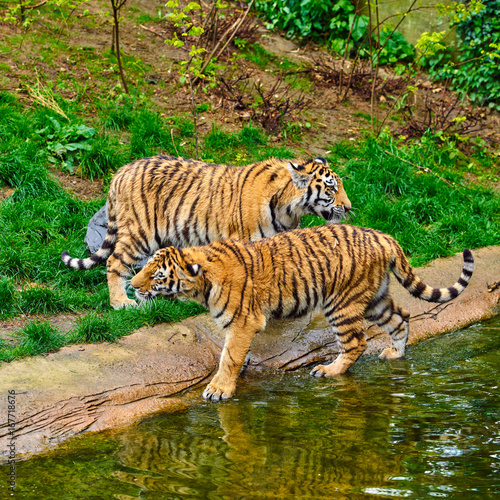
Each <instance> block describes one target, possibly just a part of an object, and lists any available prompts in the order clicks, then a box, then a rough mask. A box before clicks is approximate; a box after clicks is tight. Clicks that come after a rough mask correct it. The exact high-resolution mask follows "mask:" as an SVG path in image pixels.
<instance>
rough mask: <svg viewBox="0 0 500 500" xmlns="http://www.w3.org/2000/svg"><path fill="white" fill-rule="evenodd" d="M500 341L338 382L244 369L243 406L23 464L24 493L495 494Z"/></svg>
mask: <svg viewBox="0 0 500 500" xmlns="http://www.w3.org/2000/svg"><path fill="white" fill-rule="evenodd" d="M499 348H500V318H499V319H497V320H496V322H493V323H490V324H489V326H487V327H481V328H471V329H468V330H465V331H463V332H457V333H453V334H450V335H446V336H443V337H438V338H435V339H433V340H430V341H427V342H425V343H422V344H420V345H419V346H417V347H413V348H410V349H409V351H408V357H407V359H406V360H399V361H396V362H393V363H387V362H381V361H379V360H378V359H377V358H375V357H370V358H364V359H362V360H360V361H359V362H358V363H357V364H356V365H355V368H354V370H353V373H352V374H350V375H348V376H345V377H342V378H340V379H338V380H324V379H321V380H317V379H313V378H312V377H309V376H308V375H306V374H305V373H294V374H293V373H284V374H275V375H265V374H262V375H260V376H259V377H256V378H254V377H252V378H250V377H248V376H247V377H243V379H242V380H241V382H242V383H241V384H240V385H239V387H238V398H237V399H235V400H232V401H228V402H225V403H222V404H212V403H210V404H209V403H204V402H201V400H200V404H199V405H197V406H194V407H192V408H190V409H189V410H187V411H182V412H179V413H176V414H166V415H162V416H160V417H156V418H152V419H150V420H148V421H146V422H143V423H142V424H141V425H139V426H136V427H134V428H132V429H129V430H127V431H121V432H118V433H114V434H113V435H112V436H111V437H110V436H103V435H97V436H93V437H86V438H82V439H81V440H80V441H79V442H78V441H77V442H73V444H72V445H71V446H72V450H70V451H66V452H65V451H59V452H57V453H54V454H52V455H50V456H49V457H43V458H38V459H33V460H31V461H28V462H26V463H22V464H19V465H18V468H19V474H18V476H19V478H18V484H19V488H18V489H19V491H20V492H21V493H22V495H20V498H43V497H45V496H47V498H52V497H53V496H57V497H60V498H116V499H119V500H127V499H131V498H147V499H174V498H209V499H219V498H222V499H225V498H227V499H234V498H286V499H290V498H301V499H303V498H314V499H322V498H325V499H326V498H328V499H331V498H335V499H343V498H345V499H358V498H359V499H366V498H381V499H382V498H394V497H405V498H418V499H427V498H433V497H439V498H453V499H462V498H463V499H467V500H468V499H471V498H482V499H483V498H494V497H495V496H498V494H500V481H499V479H498V477H499V472H500V432H499V425H498V424H499V420H500V415H499V410H500V404H499V399H498V369H499V368H500V358H499V356H498V354H499ZM1 472H3V469H1V468H0V473H1ZM44 476H45V477H44ZM42 477H44V479H43V480H42V479H41V478H42ZM37 478H38V479H37ZM84 484H85V486H84ZM3 487H4V484H0V498H3V496H2V493H3V490H2V488H3ZM75 491H78V492H79V496H78V497H75V496H74V492H75ZM49 492H50V493H49ZM54 492H57V495H56V494H55V493H54ZM67 492H72V493H71V494H70V493H67ZM35 494H36V496H30V495H35ZM65 494H66V495H67V496H65ZM72 495H73V496H72ZM6 498H7V497H6Z"/></svg>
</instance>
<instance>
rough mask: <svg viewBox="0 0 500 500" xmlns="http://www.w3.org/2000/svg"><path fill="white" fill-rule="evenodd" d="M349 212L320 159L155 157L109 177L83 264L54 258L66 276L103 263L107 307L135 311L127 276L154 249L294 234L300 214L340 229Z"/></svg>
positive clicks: (347, 202)
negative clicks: (97, 234) (100, 221)
mask: <svg viewBox="0 0 500 500" xmlns="http://www.w3.org/2000/svg"><path fill="white" fill-rule="evenodd" d="M351 208H352V206H351V202H350V200H349V198H348V197H347V194H346V192H345V190H344V186H343V182H342V179H341V178H340V177H339V176H338V175H337V174H336V173H334V172H333V171H332V170H331V168H330V167H329V165H328V162H327V161H326V160H325V158H323V157H321V156H318V157H316V158H314V159H308V160H300V161H288V160H279V159H274V158H273V159H269V160H265V161H261V162H258V163H253V164H251V165H247V166H244V167H233V166H228V165H215V164H211V163H205V162H200V161H196V160H189V159H183V158H175V157H171V156H155V157H151V158H145V159H142V160H137V161H134V162H132V163H129V164H127V165H125V166H123V167H121V168H120V169H119V170H118V171H117V172H116V174H115V175H114V177H113V179H112V181H111V183H110V187H109V194H108V211H109V212H108V213H109V215H108V228H107V233H106V236H105V238H104V241H103V243H102V245H101V247H100V248H99V249H98V250H97V251H96V252H95V253H94V254H93V255H91V256H90V257H88V258H85V259H77V258H72V257H71V256H70V255H69V253H68V252H67V251H66V250H65V251H64V252H63V253H62V255H61V259H62V261H63V263H64V264H65V265H66V266H68V267H71V268H74V269H91V268H93V267H95V266H97V265H98V264H101V263H103V262H105V261H107V281H108V288H109V295H110V304H111V306H112V307H113V308H114V309H119V308H121V307H129V306H136V305H137V303H136V301H135V300H133V299H130V298H128V297H127V290H126V285H127V276H128V275H129V272H130V269H131V268H132V267H133V266H134V265H136V264H137V263H138V262H139V261H140V260H141V259H143V258H145V257H148V256H150V255H152V254H153V253H154V252H155V251H156V250H158V249H159V248H163V247H166V246H178V247H190V246H198V245H205V244H208V243H211V242H213V241H217V240H222V239H230V238H235V239H239V240H243V239H247V240H252V241H253V240H257V239H260V238H265V237H268V236H272V235H274V234H277V233H279V232H283V231H288V230H290V229H294V228H297V227H298V226H299V224H300V220H301V218H302V216H303V215H306V214H311V215H318V216H320V217H322V218H323V219H325V220H326V221H328V222H333V223H337V222H340V220H341V219H342V218H343V217H344V216H345V215H347V214H348V212H349V211H350V210H351Z"/></svg>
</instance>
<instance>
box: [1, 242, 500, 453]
mask: <svg viewBox="0 0 500 500" xmlns="http://www.w3.org/2000/svg"><path fill="white" fill-rule="evenodd" d="M473 254H474V258H475V261H476V264H475V270H474V275H473V277H472V280H471V282H470V284H469V286H468V288H467V289H466V290H465V291H464V292H463V293H462V294H461V295H460V296H459V297H458V298H457V299H455V300H454V301H452V302H449V303H447V304H437V305H436V304H430V303H428V302H423V301H420V300H418V299H415V298H413V297H411V296H410V295H409V293H408V292H407V291H406V290H405V289H404V288H402V287H401V285H399V283H396V282H395V281H391V285H390V288H391V292H392V294H393V297H394V299H395V300H396V302H398V303H399V304H400V305H401V306H403V307H404V308H406V309H407V310H409V311H410V312H411V315H412V319H411V322H410V338H409V344H415V343H417V342H418V341H419V340H421V339H423V338H426V337H429V336H431V335H434V334H437V333H445V332H449V331H452V330H455V329H459V328H464V327H466V326H468V325H470V324H472V323H475V322H477V321H480V320H483V319H486V318H490V317H492V316H495V315H497V314H500V307H499V303H500V288H496V289H494V290H493V291H491V292H489V291H488V286H487V284H488V283H492V282H495V281H500V276H499V273H500V246H497V247H488V248H483V249H479V250H474V252H473ZM461 266H462V255H461V254H457V255H455V256H454V257H450V258H447V259H439V260H437V261H434V262H433V263H431V264H429V265H428V266H425V267H423V268H419V269H418V270H417V273H418V275H419V276H420V277H421V278H423V279H424V280H425V281H426V282H427V283H428V284H429V285H433V286H439V287H442V286H449V285H452V284H453V283H454V282H455V281H456V279H457V278H458V276H459V274H460V269H461ZM495 273H496V274H495ZM366 334H367V337H368V348H367V350H366V352H365V354H367V355H375V354H378V353H379V352H380V351H381V350H382V349H384V348H385V347H387V346H388V344H389V339H388V336H387V334H386V333H385V332H382V331H381V330H379V329H377V328H375V327H373V326H371V327H369V328H368V327H367V330H366ZM223 343H224V338H223V334H222V332H221V331H220V330H219V329H218V328H217V327H216V326H215V324H214V322H213V319H212V317H211V316H210V315H208V314H205V315H201V316H197V317H194V318H189V319H186V320H184V321H183V322H181V323H176V324H162V325H156V326H154V327H143V328H141V329H139V330H138V331H136V332H135V333H133V334H131V335H129V336H127V337H124V338H122V339H121V340H120V341H119V342H116V343H113V344H86V345H82V346H78V345H76V346H69V347H64V348H63V349H61V350H60V351H58V352H56V353H52V354H49V355H47V356H37V357H34V358H27V359H22V360H18V361H13V362H11V363H8V364H3V365H1V366H0V393H2V394H7V393H8V391H9V390H15V391H16V394H17V395H16V434H15V435H16V438H17V440H16V451H17V453H18V454H19V455H20V456H24V457H28V456H30V455H33V454H36V453H41V452H43V451H45V450H47V449H50V448H51V447H53V446H55V445H57V444H58V443H60V442H62V441H64V440H65V439H68V438H69V437H71V436H75V435H78V434H81V433H84V432H91V431H101V430H104V429H112V428H119V427H124V426H128V425H131V424H133V423H135V422H137V421H138V420H139V419H142V418H144V417H146V416H148V415H151V414H153V413H156V412H159V411H174V410H177V409H179V408H183V407H186V406H188V405H189V404H191V403H192V402H193V401H196V402H200V401H201V398H202V396H201V393H202V390H203V387H204V386H205V384H206V383H207V382H208V381H209V380H210V378H211V377H212V376H213V375H214V373H215V371H216V369H217V365H218V358H219V355H220V351H221V349H222V346H223ZM337 351H338V349H337V346H336V342H335V340H334V339H333V338H332V335H331V329H330V327H329V325H328V324H327V322H326V321H325V319H324V318H323V317H322V316H313V315H309V316H307V317H305V318H302V319H300V320H293V321H290V320H286V321H285V320H283V321H274V322H270V323H269V325H268V326H267V328H266V330H265V331H264V332H262V333H260V334H258V335H257V336H256V337H255V338H254V341H253V343H252V346H251V352H250V357H249V362H248V366H247V368H246V372H245V377H253V376H258V377H263V376H265V374H263V373H262V371H265V370H271V369H272V370H296V369H299V368H304V367H308V365H310V364H312V363H316V362H318V361H320V360H321V361H328V360H330V359H333V358H334V357H335V355H336V353H337ZM308 369H309V368H308ZM187 389H191V390H189V391H187ZM7 404H8V402H7V398H6V397H5V398H1V399H0V413H1V414H2V415H7V410H8V409H7ZM9 436H10V434H9V428H8V423H7V422H5V420H4V421H3V422H2V423H1V425H0V440H2V442H5V441H4V439H9ZM2 453H3V460H5V459H6V458H7V455H6V454H7V453H8V452H7V451H6V450H2ZM1 461H2V456H0V462H1Z"/></svg>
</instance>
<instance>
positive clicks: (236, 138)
mask: <svg viewBox="0 0 500 500" xmlns="http://www.w3.org/2000/svg"><path fill="white" fill-rule="evenodd" d="M53 108H54V109H56V111H54V109H52V110H50V109H47V108H44V107H41V106H33V107H30V108H26V107H25V106H23V105H21V103H19V102H18V101H17V99H16V97H15V96H14V95H12V94H8V93H1V94H0V187H1V188H2V190H3V191H2V192H3V193H4V194H5V198H4V199H3V201H1V202H0V319H3V320H5V319H8V318H16V317H20V316H21V315H24V316H29V317H31V316H36V315H41V314H51V313H69V312H78V314H79V315H80V316H81V319H79V320H78V321H76V322H75V324H74V327H73V329H72V330H71V331H70V332H69V333H68V334H64V335H63V334H62V333H61V332H59V331H57V330H56V329H55V328H54V327H52V326H51V325H50V324H49V323H48V322H46V321H44V320H41V321H40V320H39V319H38V320H37V319H36V318H35V319H34V321H32V322H30V323H28V324H26V326H25V327H24V328H23V329H22V330H20V331H18V332H17V334H16V335H15V337H16V342H14V343H9V342H6V341H0V360H1V361H9V360H12V359H15V358H17V357H20V356H26V355H33V354H39V353H42V352H48V351H51V350H55V349H57V348H59V347H61V346H62V345H66V344H70V343H75V342H100V341H112V340H115V339H117V338H119V337H121V336H123V335H125V334H128V333H130V332H131V331H133V330H134V329H136V328H138V327H140V326H141V325H145V324H148V325H152V324H155V323H158V322H163V321H178V320H180V319H182V318H185V317H187V316H190V315H193V314H197V313H199V312H200V311H202V308H201V307H199V306H196V305H193V304H187V303H183V302H179V301H170V300H158V301H156V302H154V303H153V304H150V305H149V306H148V307H145V308H140V309H134V310H126V311H113V310H111V308H110V306H109V300H108V290H107V285H106V270H105V266H101V267H98V268H95V269H93V270H89V271H85V272H78V271H75V270H73V269H68V268H66V267H65V266H64V265H63V264H62V262H61V260H60V255H61V252H62V251H63V250H68V251H69V252H70V254H71V255H72V256H75V257H84V256H86V255H88V253H87V251H86V248H85V245H84V242H83V240H84V236H85V232H86V226H87V224H88V221H89V219H90V218H91V217H92V215H93V214H94V213H95V212H96V211H97V210H98V209H99V208H100V207H101V206H102V205H103V203H104V201H105V194H106V186H107V184H108V183H109V180H110V178H111V175H112V173H113V172H114V171H115V170H116V169H117V168H118V167H120V166H121V165H122V164H124V163H126V162H128V161H131V160H133V159H136V158H140V157H144V156H150V155H154V154H158V153H163V154H172V155H182V156H186V157H192V156H193V155H194V150H195V144H194V129H193V125H192V122H191V121H190V120H189V119H186V118H184V117H179V116H176V117H165V116H161V115H160V112H159V111H157V110H156V109H155V107H154V106H153V105H152V104H150V103H149V102H148V101H146V100H144V99H142V100H140V99H134V98H125V99H122V100H121V101H119V102H113V103H111V104H110V103H107V102H106V101H103V102H102V103H100V105H99V106H98V107H97V109H98V112H97V113H96V114H95V115H94V116H92V117H82V113H81V109H80V108H79V105H78V103H77V102H74V101H67V100H64V99H61V98H59V97H57V96H54V106H53ZM57 108H58V109H59V110H60V111H63V112H64V114H65V115H66V116H67V118H64V117H63V116H62V115H61V113H60V111H58V110H57ZM200 146H201V151H200V156H201V157H202V158H203V159H207V160H210V161H214V162H226V163H232V164H246V163H250V162H254V161H258V160H262V159H265V158H267V157H271V156H278V157H282V158H292V157H294V156H305V155H304V154H303V153H302V154H301V153H300V152H298V151H295V152H294V151H293V150H291V149H289V148H286V147H282V146H276V145H275V143H271V142H270V138H269V137H268V136H267V135H266V134H265V133H263V132H262V131H261V130H260V129H259V128H257V127H255V126H251V125H250V126H245V127H243V128H241V129H240V130H238V131H236V132H228V131H226V130H224V129H222V128H217V127H214V128H212V130H211V131H210V132H209V133H207V134H205V135H204V137H203V138H202V141H201V143H200ZM326 156H327V159H328V160H329V161H330V163H331V165H332V167H333V168H334V170H335V171H336V172H337V173H338V174H339V175H341V176H345V177H346V179H345V188H346V191H347V193H348V195H349V197H350V199H351V201H352V202H353V205H354V217H353V219H352V223H354V224H356V225H362V226H367V227H373V228H376V229H380V230H382V231H385V232H388V233H390V234H392V235H393V236H395V237H396V238H397V239H398V241H399V242H400V243H401V245H402V246H403V248H404V249H405V251H406V252H407V253H408V254H409V255H410V257H411V259H412V263H413V264H414V265H421V264H423V263H425V262H427V261H429V260H432V259H434V258H437V257H442V256H447V255H451V254H453V253H455V252H458V251H461V250H463V248H465V247H469V248H478V247H482V246H486V245H491V244H497V243H498V242H499V241H500V220H499V213H500V199H499V197H498V196H495V195H494V194H493V192H492V191H491V190H490V189H488V188H487V187H486V186H485V185H483V183H482V182H481V175H483V174H484V172H488V171H489V168H490V167H491V161H492V160H491V158H490V157H489V156H487V155H484V154H480V153H477V154H476V155H475V156H474V157H470V158H469V157H465V156H464V155H463V154H461V153H460V152H459V151H458V150H457V149H456V148H455V147H453V146H452V145H446V144H445V145H442V146H441V147H436V142H435V138H431V137H427V138H426V137H424V139H422V140H421V141H419V142H415V143H411V144H409V145H408V144H406V145H405V144H398V143H397V142H396V141H394V140H393V139H391V138H390V137H389V136H386V137H381V138H379V139H377V140H374V139H365V140H361V141H360V142H358V143H352V142H349V143H339V144H337V145H336V146H335V148H334V149H333V150H332V151H330V152H329V153H328V154H327V155H326ZM58 171H65V172H67V173H73V174H75V175H79V176H83V177H85V178H90V179H98V178H100V179H103V184H104V188H103V190H102V191H101V192H96V193H95V198H94V199H92V200H91V201H83V200H81V199H78V198H77V197H76V196H74V195H73V194H72V193H71V192H70V191H68V190H65V189H63V187H62V186H61V184H60V183H59V182H58V180H57V178H56V175H55V174H57V172H58ZM471 174H474V175H471ZM469 179H474V182H471V181H470V180H469ZM319 223H321V220H319V219H317V218H314V217H306V218H305V219H304V221H303V225H304V226H308V225H315V224H319Z"/></svg>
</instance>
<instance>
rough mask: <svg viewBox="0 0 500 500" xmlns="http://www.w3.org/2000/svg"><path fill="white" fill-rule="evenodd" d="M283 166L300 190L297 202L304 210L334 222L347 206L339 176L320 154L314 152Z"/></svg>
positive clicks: (338, 220) (347, 201)
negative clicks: (299, 197)
mask: <svg viewBox="0 0 500 500" xmlns="http://www.w3.org/2000/svg"><path fill="white" fill-rule="evenodd" d="M287 168H288V170H289V171H290V173H291V174H292V181H293V183H294V185H295V186H296V187H297V188H298V189H300V190H303V191H304V194H303V195H302V200H301V204H302V206H303V208H304V210H305V213H308V214H311V215H319V216H320V217H322V218H323V219H325V220H326V221H328V222H333V223H338V222H340V220H341V219H342V217H344V216H345V215H346V214H347V213H348V212H349V210H351V202H350V201H349V198H348V197H347V194H346V192H345V191H344V185H343V183H342V179H341V178H340V177H339V176H338V175H337V174H336V173H335V172H333V171H332V170H331V169H330V167H329V166H328V162H327V161H326V160H325V159H324V158H323V157H321V156H318V157H316V158H314V160H308V161H306V162H304V163H301V164H299V163H293V162H289V163H288V167H287Z"/></svg>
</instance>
